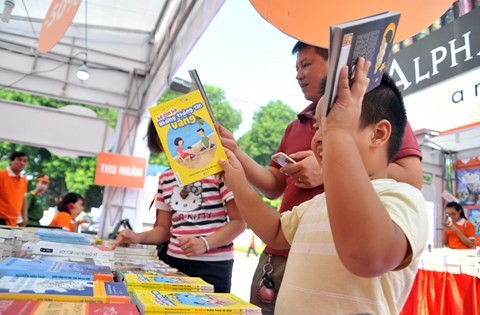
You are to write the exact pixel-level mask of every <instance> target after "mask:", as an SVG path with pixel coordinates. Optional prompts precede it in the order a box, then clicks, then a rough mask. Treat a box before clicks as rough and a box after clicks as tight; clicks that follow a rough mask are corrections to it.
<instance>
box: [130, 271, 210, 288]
mask: <svg viewBox="0 0 480 315" xmlns="http://www.w3.org/2000/svg"><path fill="white" fill-rule="evenodd" d="M123 276H124V280H123V283H125V285H126V286H127V289H128V292H132V291H133V290H134V289H136V288H152V289H157V290H164V291H192V292H213V285H211V284H210V283H208V282H206V281H204V280H203V279H202V278H199V277H188V276H164V275H149V274H132V273H130V274H128V273H127V274H124V275H123Z"/></svg>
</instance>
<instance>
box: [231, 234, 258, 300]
mask: <svg viewBox="0 0 480 315" xmlns="http://www.w3.org/2000/svg"><path fill="white" fill-rule="evenodd" d="M251 237H252V231H251V230H248V229H247V230H245V232H243V233H242V234H241V235H239V236H238V237H237V238H236V239H235V240H234V241H233V243H234V244H235V245H240V246H243V247H248V246H249V244H250V239H251ZM255 243H256V245H257V253H258V254H259V255H260V254H261V252H262V250H261V249H260V246H259V245H260V244H261V240H260V239H259V238H258V237H256V238H255ZM257 264H258V258H257V257H255V255H254V254H252V253H251V254H250V257H248V258H247V254H246V253H245V252H240V251H235V262H234V264H233V275H232V293H233V294H235V295H237V296H238V297H240V298H242V299H244V300H245V301H249V300H250V284H251V282H252V277H253V273H254V272H255V268H257Z"/></svg>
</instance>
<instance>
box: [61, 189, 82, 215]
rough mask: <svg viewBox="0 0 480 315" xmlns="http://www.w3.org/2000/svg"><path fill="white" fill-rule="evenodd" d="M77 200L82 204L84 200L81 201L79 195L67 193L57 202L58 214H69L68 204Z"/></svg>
mask: <svg viewBox="0 0 480 315" xmlns="http://www.w3.org/2000/svg"><path fill="white" fill-rule="evenodd" d="M78 200H82V201H83V202H85V199H83V197H82V196H81V195H80V194H77V193H74V192H68V193H66V194H65V195H64V196H63V197H62V199H60V201H59V202H58V204H57V209H58V211H60V212H68V213H70V210H69V209H68V204H69V203H76V202H77V201H78Z"/></svg>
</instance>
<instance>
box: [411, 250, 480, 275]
mask: <svg viewBox="0 0 480 315" xmlns="http://www.w3.org/2000/svg"><path fill="white" fill-rule="evenodd" d="M479 254H480V252H479V250H478V249H450V248H433V249H431V250H425V251H424V252H423V254H422V257H421V260H420V264H419V268H420V269H424V270H432V271H439V272H444V271H445V272H449V273H454V274H467V275H470V276H474V277H479V278H480V256H479Z"/></svg>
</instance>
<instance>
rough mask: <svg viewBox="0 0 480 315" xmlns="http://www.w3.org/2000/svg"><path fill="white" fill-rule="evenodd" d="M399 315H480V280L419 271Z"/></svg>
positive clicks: (446, 273)
mask: <svg viewBox="0 0 480 315" xmlns="http://www.w3.org/2000/svg"><path fill="white" fill-rule="evenodd" d="M400 314H401V315H413V314H418V315H428V314H432V315H442V314H452V315H456V314H480V279H478V278H477V277H475V276H471V275H467V274H452V273H449V272H447V271H431V270H422V269H420V270H419V271H418V273H417V276H416V278H415V281H414V283H413V287H412V290H411V292H410V295H409V297H408V299H407V302H406V303H405V306H404V307H403V310H402V312H401V313H400Z"/></svg>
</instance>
